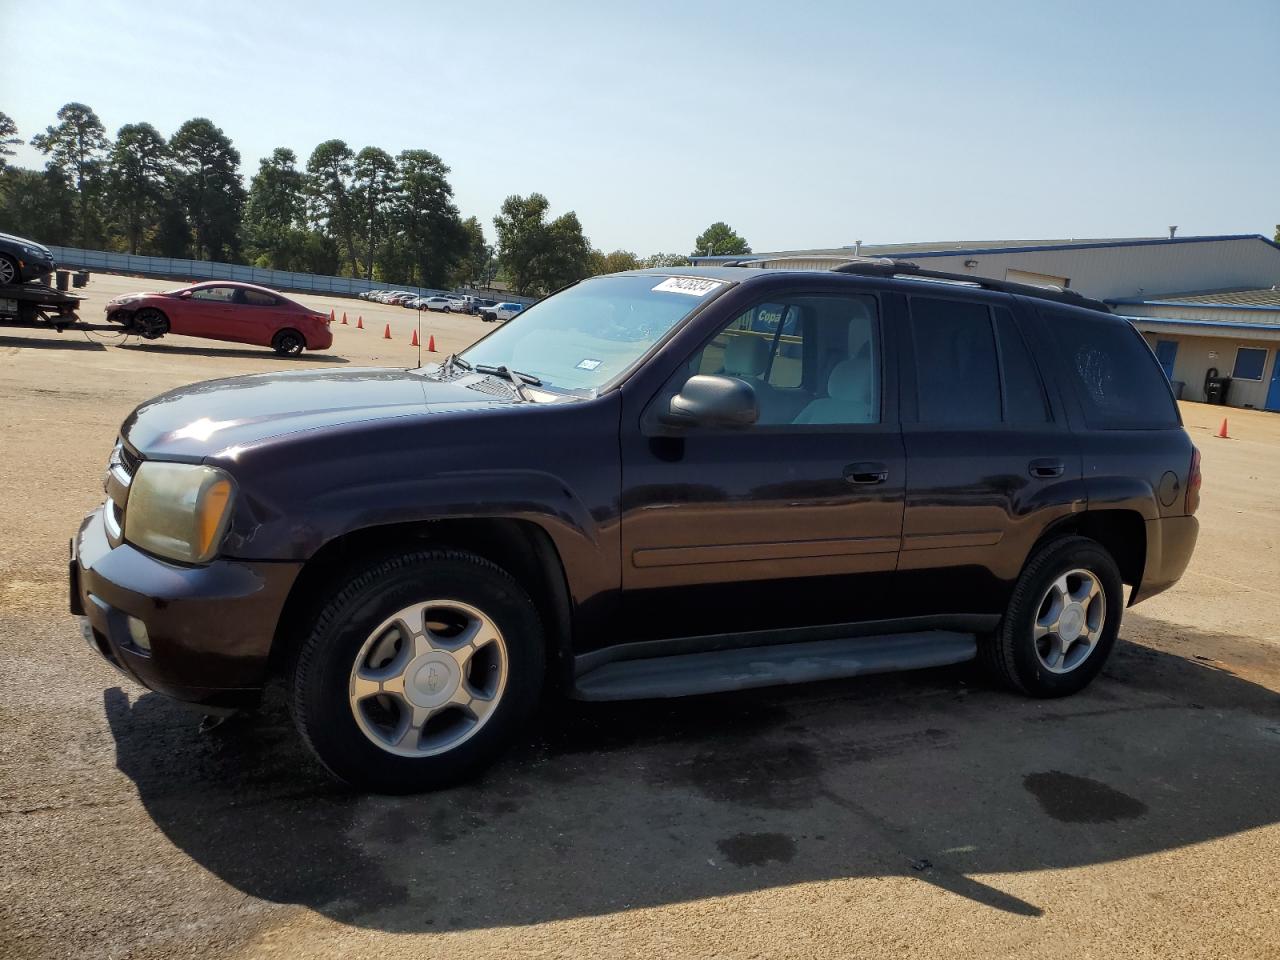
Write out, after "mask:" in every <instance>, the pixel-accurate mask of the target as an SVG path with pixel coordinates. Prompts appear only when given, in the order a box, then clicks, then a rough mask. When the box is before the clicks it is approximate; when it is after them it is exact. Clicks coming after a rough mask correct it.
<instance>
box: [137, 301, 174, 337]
mask: <svg viewBox="0 0 1280 960" xmlns="http://www.w3.org/2000/svg"><path fill="white" fill-rule="evenodd" d="M133 329H134V331H135V332H136V333H137V334H138V336H140V337H142V339H143V340H159V339H160V338H161V337H163V336H164V335H165V334H166V333H168V332H169V318H168V317H166V316H165V315H164V314H163V313H161V312H160V311H159V310H156V309H154V308H152V307H147V308H146V309H144V310H139V311H138V312H137V313H135V314H134V315H133Z"/></svg>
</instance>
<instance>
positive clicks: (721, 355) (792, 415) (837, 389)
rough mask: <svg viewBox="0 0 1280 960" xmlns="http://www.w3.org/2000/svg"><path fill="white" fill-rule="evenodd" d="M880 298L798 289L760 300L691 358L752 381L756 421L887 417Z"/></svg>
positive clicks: (703, 367) (695, 367)
mask: <svg viewBox="0 0 1280 960" xmlns="http://www.w3.org/2000/svg"><path fill="white" fill-rule="evenodd" d="M877 317H878V314H877V311H876V300H875V298H874V297H867V296H844V297H836V296H797V297H790V298H787V299H783V300H777V301H771V302H767V303H760V304H756V305H755V306H753V307H751V308H750V309H748V310H746V311H744V312H743V313H741V314H739V315H738V316H736V317H734V318H733V319H732V320H731V321H729V323H728V324H726V325H725V326H724V327H723V328H722V329H721V330H720V331H719V332H718V333H717V334H716V335H715V336H714V337H713V338H712V339H711V340H710V341H709V342H708V343H707V344H706V345H705V346H704V347H703V348H702V349H701V350H699V351H698V352H697V353H696V354H694V355H693V357H692V358H691V359H690V362H689V364H688V367H687V370H686V371H684V372H683V373H682V375H681V376H680V378H679V380H680V382H679V384H674V385H673V387H672V388H669V394H674V393H676V392H677V391H678V389H679V386H680V385H682V384H683V381H684V380H685V379H688V377H690V376H693V375H694V374H715V375H721V376H729V377H736V378H737V379H739V380H745V381H746V382H747V383H749V384H750V385H751V387H752V389H753V390H754V391H755V395H756V405H757V407H758V409H759V412H760V416H759V419H758V420H757V421H756V426H757V427H778V426H790V425H795V426H819V425H823V424H826V425H857V424H870V423H879V422H880V393H881V391H880V339H879V323H878V319H877Z"/></svg>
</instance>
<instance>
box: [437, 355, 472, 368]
mask: <svg viewBox="0 0 1280 960" xmlns="http://www.w3.org/2000/svg"><path fill="white" fill-rule="evenodd" d="M454 364H457V365H458V366H459V367H461V368H462V369H463V370H470V369H471V364H470V363H468V362H467V361H466V360H463V359H462V358H461V357H460V356H458V355H457V354H456V353H451V354H449V355H448V356H447V357H445V358H444V362H443V363H442V364H440V369H441V370H445V371H447V370H449V369H450V368H451V367H453V366H454Z"/></svg>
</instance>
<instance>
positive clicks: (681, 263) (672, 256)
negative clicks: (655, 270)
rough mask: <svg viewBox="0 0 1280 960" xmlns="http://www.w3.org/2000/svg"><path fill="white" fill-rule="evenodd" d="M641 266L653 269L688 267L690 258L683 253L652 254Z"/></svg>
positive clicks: (641, 262)
mask: <svg viewBox="0 0 1280 960" xmlns="http://www.w3.org/2000/svg"><path fill="white" fill-rule="evenodd" d="M640 266H642V267H645V268H651V267H687V266H689V258H688V257H686V256H685V255H684V254H682V253H651V254H650V255H649V256H647V257H645V258H644V259H643V260H641V261H640Z"/></svg>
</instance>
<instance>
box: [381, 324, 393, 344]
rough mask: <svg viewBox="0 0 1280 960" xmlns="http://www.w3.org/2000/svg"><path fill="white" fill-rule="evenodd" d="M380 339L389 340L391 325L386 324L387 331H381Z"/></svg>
mask: <svg viewBox="0 0 1280 960" xmlns="http://www.w3.org/2000/svg"><path fill="white" fill-rule="evenodd" d="M382 339H383V340H390V339H391V324H389V323H388V324H387V329H385V330H383V331H382Z"/></svg>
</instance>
